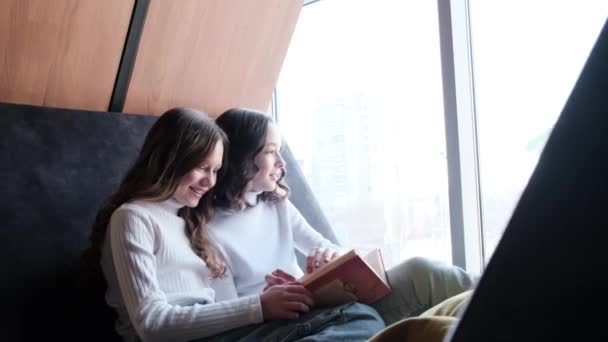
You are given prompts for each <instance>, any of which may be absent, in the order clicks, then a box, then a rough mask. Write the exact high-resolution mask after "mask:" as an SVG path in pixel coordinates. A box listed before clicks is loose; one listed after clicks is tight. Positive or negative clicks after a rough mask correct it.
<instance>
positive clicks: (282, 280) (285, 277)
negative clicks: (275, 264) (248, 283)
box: [264, 269, 298, 291]
mask: <svg viewBox="0 0 608 342" xmlns="http://www.w3.org/2000/svg"><path fill="white" fill-rule="evenodd" d="M264 279H265V280H266V284H267V285H266V287H265V288H264V291H266V289H268V288H269V287H271V286H274V285H287V284H297V281H298V280H297V279H296V278H295V277H294V276H292V275H291V274H289V273H287V272H285V271H283V270H281V269H277V270H275V271H274V272H272V273H270V274H267V275H266V277H264Z"/></svg>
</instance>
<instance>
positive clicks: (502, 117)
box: [275, 0, 608, 272]
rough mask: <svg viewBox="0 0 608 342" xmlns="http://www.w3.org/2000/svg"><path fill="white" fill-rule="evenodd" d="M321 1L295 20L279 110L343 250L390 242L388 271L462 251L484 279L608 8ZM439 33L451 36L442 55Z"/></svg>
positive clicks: (463, 0)
mask: <svg viewBox="0 0 608 342" xmlns="http://www.w3.org/2000/svg"><path fill="white" fill-rule="evenodd" d="M312 3H313V4H311V5H309V6H306V7H304V8H303V10H302V14H301V16H300V19H299V22H298V25H297V27H296V31H295V34H294V37H293V39H292V43H291V45H290V48H289V51H288V55H287V58H286V60H285V63H284V65H283V69H282V72H281V75H280V79H279V82H278V86H277V92H276V97H275V100H276V102H275V108H276V110H277V112H278V122H279V125H280V126H281V127H282V129H283V131H284V133H285V137H286V139H287V141H288V143H289V144H290V146H291V147H292V150H293V151H294V154H295V155H296V158H297V159H298V161H299V163H300V166H301V167H302V169H303V170H304V173H305V175H306V177H307V178H308V181H309V183H310V184H311V186H312V188H313V191H314V192H315V193H316V195H317V197H318V198H319V200H320V202H321V206H322V207H323V209H324V210H325V212H326V214H327V215H328V217H329V219H330V222H331V223H332V225H333V227H334V228H335V229H336V231H337V234H338V235H339V236H340V237H341V238H342V242H343V243H344V244H346V245H349V246H354V247H358V248H360V249H363V250H366V249H369V248H371V247H374V246H381V247H382V249H383V253H384V255H385V258H386V259H387V264H388V265H389V266H390V265H393V264H395V263H396V262H398V261H400V260H403V259H404V258H407V257H410V256H414V255H420V256H426V257H431V258H435V259H439V260H444V261H448V262H450V261H452V248H454V251H455V252H456V253H455V254H454V255H455V256H456V259H458V262H459V263H463V264H466V265H467V268H469V267H471V269H469V270H472V271H473V272H477V271H481V267H482V266H483V265H481V264H482V263H483V262H482V260H481V259H482V258H483V259H484V260H483V261H485V262H487V261H488V260H489V258H490V256H491V254H492V253H493V251H494V249H495V247H496V244H497V243H498V241H499V239H500V237H501V235H502V233H503V231H504V228H505V226H506V224H507V223H508V220H509V218H510V217H511V214H512V211H513V209H514V207H515V205H516V203H517V200H518V199H519V196H520V194H521V192H522V190H523V189H524V188H525V186H526V184H527V182H528V179H529V177H530V175H531V173H532V171H533V169H534V167H535V165H536V163H537V161H538V157H539V155H540V153H541V152H542V149H543V147H544V144H545V142H546V140H547V138H548V136H549V134H550V132H551V129H552V127H553V125H554V123H555V120H556V119H557V118H558V116H559V114H560V112H561V110H562V107H563V106H564V104H565V102H566V100H567V98H568V95H569V94H570V92H571V90H572V87H573V86H574V84H575V82H576V79H577V77H578V75H579V74H580V71H581V69H582V67H583V64H584V62H585V61H586V59H587V56H588V55H589V52H590V51H591V48H592V46H593V44H594V43H595V41H596V38H597V36H598V34H599V32H600V30H601V28H602V26H603V25H604V23H605V21H606V18H607V17H608V2H607V1H605V0H587V1H574V0H558V1H553V0H536V1H526V0H514V1H509V2H503V3H495V2H488V1H483V0H451V1H450V2H449V3H444V2H436V1H411V2H410V1H390V0H382V1H380V0H378V1H374V0H356V1H348V0H331V1H329V0H328V1H316V2H315V1H312ZM438 4H439V5H440V6H441V7H440V8H438V7H437V6H438ZM450 8H451V9H450ZM438 10H439V12H438ZM445 13H448V14H447V15H445ZM438 14H440V15H438ZM439 17H441V18H442V22H441V23H439V22H438V20H439V19H438V18H439ZM444 19H445V21H444ZM447 19H450V20H449V21H448V20H447ZM440 24H441V25H440ZM439 27H442V37H444V38H445V37H446V36H447V37H450V39H447V40H446V39H444V41H443V42H444V45H442V46H443V47H444V49H443V51H441V50H440V44H439V32H438V28H439ZM446 28H449V29H447V30H446ZM443 32H448V33H447V34H445V33H443ZM469 44H470V45H469ZM446 47H447V48H446ZM452 47H453V50H454V53H453V54H452V52H450V51H448V50H451V48H452ZM441 57H443V59H444V72H445V73H446V75H448V76H449V77H447V78H446V79H452V80H455V83H454V84H451V85H450V84H448V83H449V82H451V81H448V82H446V88H445V89H447V90H446V94H448V95H449V96H448V97H447V98H449V99H450V100H449V101H450V102H447V101H446V104H448V107H450V108H448V109H447V110H446V113H448V114H446V115H449V116H447V117H448V118H449V120H450V121H449V126H448V131H447V133H448V135H447V136H448V137H449V138H450V139H449V140H448V141H451V142H452V141H454V142H456V143H453V144H452V143H451V144H450V148H451V150H450V151H455V152H454V154H452V152H450V153H451V154H450V156H451V157H453V156H455V155H456V154H459V155H458V158H451V159H450V160H451V161H450V170H451V171H450V177H451V178H450V181H453V182H454V184H460V185H462V189H461V190H454V191H453V192H452V195H453V198H454V199H456V200H458V201H459V202H458V203H452V204H451V207H450V203H449V202H448V175H447V172H448V171H447V160H446V130H445V120H444V109H443V93H442V91H443V90H442V83H441V82H442V79H441V72H442V69H441ZM446 61H447V64H451V65H453V67H454V69H453V70H450V68H451V67H445V66H446V63H445V62H446ZM446 70H447V71H446ZM452 96H453V97H452ZM453 98H455V99H456V101H454V102H455V103H451V101H452V99H453ZM452 106H453V107H454V108H452ZM452 113H455V114H452ZM454 115H456V116H457V117H456V118H454V117H453V116H454ZM457 145H458V147H454V146H457ZM454 170H456V171H454ZM450 209H451V210H452V214H454V213H460V214H462V215H460V216H461V218H462V222H460V221H458V220H460V219H459V215H453V218H455V219H456V221H458V222H456V221H455V222H456V223H454V224H453V227H452V228H453V230H452V232H450V222H449V220H450V215H449V214H450ZM450 234H452V236H451V235H450ZM451 239H454V240H453V241H455V243H458V245H456V244H455V245H454V246H452V245H451V241H452V240H451ZM463 246H464V250H463V248H462V247H463ZM461 252H462V253H461ZM465 259H466V261H465Z"/></svg>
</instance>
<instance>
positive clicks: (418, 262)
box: [372, 257, 474, 326]
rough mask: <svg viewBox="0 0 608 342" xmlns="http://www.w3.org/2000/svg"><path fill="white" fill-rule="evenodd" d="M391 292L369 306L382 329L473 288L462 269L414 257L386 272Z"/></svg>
mask: <svg viewBox="0 0 608 342" xmlns="http://www.w3.org/2000/svg"><path fill="white" fill-rule="evenodd" d="M386 275H387V278H388V281H389V283H390V285H391V287H392V289H393V291H392V292H391V293H390V294H389V295H388V296H386V297H384V298H382V299H380V300H379V301H377V302H375V303H373V304H372V307H373V308H374V309H376V310H377V311H378V313H379V314H380V316H382V319H384V322H385V323H386V325H387V326H388V325H390V324H392V323H394V322H397V321H399V320H401V319H404V318H408V317H414V316H418V315H420V314H421V313H423V312H424V311H426V310H428V309H430V308H431V307H433V306H435V305H437V304H439V303H441V302H442V301H444V300H445V299H448V298H450V297H452V296H455V295H457V294H459V293H461V292H464V291H466V290H469V289H471V288H472V287H473V283H474V281H473V278H472V277H471V275H469V274H468V273H466V272H465V271H464V270H463V269H461V268H460V267H457V266H452V265H448V264H445V263H442V262H438V261H432V260H429V259H426V258H420V257H415V258H411V259H408V260H406V261H404V262H402V263H401V264H399V265H397V266H395V267H393V268H391V269H389V270H387V272H386Z"/></svg>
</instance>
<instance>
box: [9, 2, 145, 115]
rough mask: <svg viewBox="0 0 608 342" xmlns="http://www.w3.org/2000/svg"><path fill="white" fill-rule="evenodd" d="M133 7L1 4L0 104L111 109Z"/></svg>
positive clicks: (120, 4) (126, 4) (124, 4)
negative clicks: (111, 99) (113, 90)
mask: <svg viewBox="0 0 608 342" xmlns="http://www.w3.org/2000/svg"><path fill="white" fill-rule="evenodd" d="M133 4H134V0H103V1H96V0H88V1H82V0H52V1H51V0H2V1H0V72H1V73H2V74H1V77H0V101H2V102H13V103H27V104H34V105H44V106H52V107H65V108H80V109H91V110H102V111H105V110H107V109H108V105H109V102H110V97H111V95H112V89H113V87H114V81H115V78H116V74H117V70H118V66H119V63H120V58H121V54H122V50H123V46H124V42H125V37H126V34H127V31H128V28H129V20H130V18H131V13H132V10H133Z"/></svg>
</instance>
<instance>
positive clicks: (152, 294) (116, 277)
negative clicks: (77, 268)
mask: <svg viewBox="0 0 608 342" xmlns="http://www.w3.org/2000/svg"><path fill="white" fill-rule="evenodd" d="M180 207H181V205H180V204H179V203H178V202H177V201H175V200H173V199H170V200H167V201H164V202H160V203H158V202H148V201H135V202H132V203H127V204H124V205H122V206H121V207H120V208H118V209H117V210H116V211H115V212H114V213H113V215H112V218H111V220H110V223H109V227H108V231H107V234H106V240H105V243H104V248H103V251H102V259H101V266H102V269H103V271H104V275H105V277H106V280H107V283H108V290H107V293H106V301H107V303H108V304H109V305H110V306H111V307H113V308H114V309H116V311H117V313H118V322H117V325H116V328H117V331H118V332H119V333H120V334H121V335H122V336H123V338H124V340H125V341H134V340H137V336H139V338H141V339H142V340H143V341H174V342H178V341H188V340H193V339H197V338H202V337H206V336H211V335H214V334H217V333H221V332H224V331H227V330H229V329H233V328H237V327H241V326H244V325H248V324H252V323H259V322H262V321H263V318H262V310H261V304H260V298H259V296H257V295H251V296H245V297H242V298H237V293H236V289H235V287H234V282H233V279H232V276H231V275H230V274H228V276H227V277H226V278H221V279H213V278H212V277H211V275H210V272H209V270H208V269H207V267H206V266H205V263H204V262H203V260H202V259H201V258H199V257H198V256H197V255H196V254H195V253H194V251H193V250H192V248H191V246H190V241H189V240H188V238H187V236H186V233H185V227H186V224H185V221H184V220H183V219H182V218H181V217H179V216H177V211H178V210H179V208H180Z"/></svg>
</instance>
